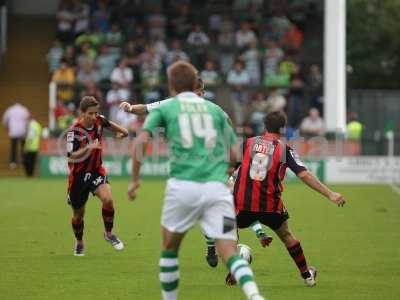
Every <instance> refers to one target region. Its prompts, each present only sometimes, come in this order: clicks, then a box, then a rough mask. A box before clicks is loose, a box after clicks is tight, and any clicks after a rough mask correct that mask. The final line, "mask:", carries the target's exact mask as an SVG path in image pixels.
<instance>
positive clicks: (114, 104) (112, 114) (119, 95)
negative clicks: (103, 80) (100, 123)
mask: <svg viewBox="0 0 400 300" xmlns="http://www.w3.org/2000/svg"><path fill="white" fill-rule="evenodd" d="M129 97H130V92H129V90H128V89H125V88H122V87H121V86H120V85H119V84H118V83H116V82H113V83H112V84H111V90H109V91H108V92H107V96H106V102H107V106H108V118H109V119H110V120H111V121H114V122H117V113H118V111H119V109H118V106H119V104H120V103H121V101H123V100H127V99H129Z"/></svg>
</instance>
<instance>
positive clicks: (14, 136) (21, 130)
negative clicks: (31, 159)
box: [3, 103, 30, 169]
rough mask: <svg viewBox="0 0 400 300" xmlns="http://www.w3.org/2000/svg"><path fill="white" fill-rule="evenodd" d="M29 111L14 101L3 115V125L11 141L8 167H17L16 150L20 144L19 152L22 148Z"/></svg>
mask: <svg viewBox="0 0 400 300" xmlns="http://www.w3.org/2000/svg"><path fill="white" fill-rule="evenodd" d="M29 115H30V114H29V111H28V109H27V108H26V107H25V106H23V105H22V104H19V103H16V104H14V105H12V106H10V107H9V108H7V110H6V111H5V113H4V115H3V125H4V126H5V127H6V128H7V130H8V136H9V137H10V141H11V148H10V168H11V169H15V168H16V167H17V162H18V159H17V151H18V144H20V150H21V153H22V151H23V148H24V143H25V136H26V133H27V128H28V122H29Z"/></svg>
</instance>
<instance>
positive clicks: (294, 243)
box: [275, 221, 317, 286]
mask: <svg viewBox="0 0 400 300" xmlns="http://www.w3.org/2000/svg"><path fill="white" fill-rule="evenodd" d="M275 233H276V234H277V235H278V237H279V238H280V240H281V241H282V242H283V243H284V244H285V246H286V249H287V250H288V252H289V255H290V256H291V257H292V258H293V261H294V262H295V264H296V265H297V268H298V269H299V271H300V274H301V276H302V277H303V279H304V282H305V284H306V285H307V286H314V285H315V284H316V282H315V277H316V276H317V271H316V269H315V268H314V267H308V266H307V262H306V258H305V256H304V253H303V249H302V248H301V245H300V241H299V240H297V239H296V238H295V236H294V235H293V234H292V233H291V232H290V230H289V226H288V222H287V221H285V222H283V224H282V225H281V227H279V228H278V229H277V230H275Z"/></svg>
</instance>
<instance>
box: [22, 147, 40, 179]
mask: <svg viewBox="0 0 400 300" xmlns="http://www.w3.org/2000/svg"><path fill="white" fill-rule="evenodd" d="M37 154H38V153H37V152H25V153H24V169H25V173H26V176H28V177H32V176H33V174H34V173H35V166H36V160H37Z"/></svg>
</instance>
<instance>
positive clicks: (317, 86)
mask: <svg viewBox="0 0 400 300" xmlns="http://www.w3.org/2000/svg"><path fill="white" fill-rule="evenodd" d="M307 87H308V90H309V95H310V104H311V106H312V107H315V108H317V109H318V110H319V113H320V114H322V87H323V78H322V74H321V69H320V67H319V66H318V65H311V67H310V73H309V75H308V77H307Z"/></svg>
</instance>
